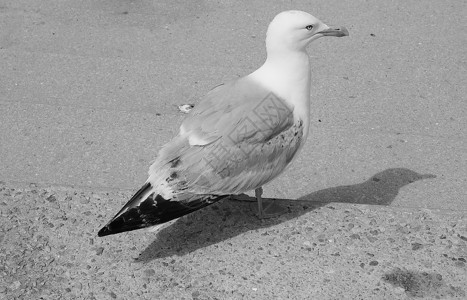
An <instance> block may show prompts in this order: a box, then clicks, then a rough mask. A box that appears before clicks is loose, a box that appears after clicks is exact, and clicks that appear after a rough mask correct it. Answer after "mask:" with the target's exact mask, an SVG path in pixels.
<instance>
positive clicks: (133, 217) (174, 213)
mask: <svg viewBox="0 0 467 300" xmlns="http://www.w3.org/2000/svg"><path fill="white" fill-rule="evenodd" d="M226 197H228V196H227V195H223V196H217V195H200V196H199V198H198V197H197V198H196V199H193V200H192V199H190V201H187V202H180V201H171V200H170V199H164V198H163V197H162V196H161V195H159V194H157V193H156V192H155V191H154V189H153V187H152V186H151V184H150V183H149V182H148V183H146V184H145V185H143V186H142V187H141V189H140V190H139V191H138V192H136V194H135V195H134V196H133V197H132V198H131V199H130V201H128V203H127V204H125V206H124V207H123V208H122V209H121V210H120V211H119V212H118V213H117V214H116V215H115V217H113V218H112V220H110V222H109V223H107V225H105V226H104V227H102V229H101V230H99V232H98V233H97V235H98V236H106V235H110V234H116V233H120V232H125V231H131V230H136V229H141V228H145V227H149V226H153V225H157V224H162V223H165V222H168V221H170V220H173V219H176V218H179V217H181V216H184V215H186V214H189V213H191V212H193V211H195V210H198V209H200V208H203V207H205V206H208V205H210V204H212V203H215V202H217V201H219V200H221V199H223V198H226Z"/></svg>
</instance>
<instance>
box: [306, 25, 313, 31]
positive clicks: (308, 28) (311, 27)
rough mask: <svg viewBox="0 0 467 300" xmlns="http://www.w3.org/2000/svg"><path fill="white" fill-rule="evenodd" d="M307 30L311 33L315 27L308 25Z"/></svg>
mask: <svg viewBox="0 0 467 300" xmlns="http://www.w3.org/2000/svg"><path fill="white" fill-rule="evenodd" d="M305 28H306V30H308V31H310V30H312V29H313V25H307V26H306V27H305Z"/></svg>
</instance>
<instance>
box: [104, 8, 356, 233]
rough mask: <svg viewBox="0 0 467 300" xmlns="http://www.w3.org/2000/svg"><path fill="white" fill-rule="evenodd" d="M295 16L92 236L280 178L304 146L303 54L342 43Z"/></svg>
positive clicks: (219, 90)
mask: <svg viewBox="0 0 467 300" xmlns="http://www.w3.org/2000/svg"><path fill="white" fill-rule="evenodd" d="M348 35H349V32H348V31H347V29H346V28H345V27H334V26H328V25H326V24H324V23H323V22H321V21H320V20H318V19H317V18H315V17H314V16H312V15H310V14H308V13H306V12H303V11H297V10H290V11H284V12H281V13H279V14H278V15H277V16H276V17H275V18H274V19H273V20H272V22H271V23H270V24H269V27H268V30H267V34H266V51H267V58H266V61H265V62H264V64H263V65H262V66H261V67H260V68H259V69H257V70H256V71H254V72H252V73H251V74H249V75H246V76H244V77H241V78H239V79H236V80H233V81H230V82H227V83H225V84H221V85H219V86H217V87H215V88H214V89H212V90H211V91H209V92H208V93H207V94H206V96H205V97H204V98H203V99H202V100H201V101H200V102H199V104H197V105H196V106H195V107H194V108H193V109H192V110H190V111H189V113H188V115H187V117H186V119H185V120H184V121H183V122H182V124H181V126H180V131H179V133H178V135H177V136H175V137H174V138H173V139H172V140H171V141H170V142H168V143H167V144H165V145H164V146H163V147H162V148H161V149H160V151H159V153H158V156H157V158H156V160H155V161H154V163H153V164H152V165H151V166H150V168H149V178H148V179H147V181H146V183H145V184H144V185H143V186H142V187H141V188H140V190H138V191H137V192H136V194H135V195H134V196H133V197H132V198H131V199H130V201H128V203H127V204H125V205H124V206H123V208H122V209H121V210H120V211H119V212H118V213H117V214H116V215H115V216H114V217H113V218H112V219H111V220H110V221H109V222H108V223H107V224H106V225H105V226H104V227H102V229H100V231H99V232H98V236H106V235H111V234H116V233H121V232H126V231H131V230H136V229H141V228H145V227H150V226H154V225H159V224H163V223H166V222H169V221H172V220H175V219H177V218H179V217H181V216H183V215H186V214H189V213H191V212H193V211H196V210H198V209H201V208H203V207H206V206H208V205H210V204H213V203H215V202H217V201H219V200H222V199H224V198H228V197H230V196H232V195H238V194H241V193H244V192H247V191H252V190H255V196H256V198H257V201H258V210H259V213H258V214H259V216H260V218H262V217H264V212H263V209H262V198H261V195H262V186H263V185H265V184H266V183H268V182H270V181H271V180H273V179H274V178H276V177H277V176H279V175H280V174H281V173H282V172H283V171H284V170H285V169H286V167H287V166H288V165H289V164H290V163H291V162H292V160H293V159H294V158H295V157H296V156H297V153H298V152H299V151H300V149H301V148H302V147H303V144H304V143H305V141H306V139H307V136H308V129H309V123H310V120H309V116H310V83H311V73H310V60H309V56H308V54H307V51H306V47H307V46H308V45H309V44H310V43H311V42H312V41H314V40H316V39H318V38H320V37H323V36H334V37H343V36H348Z"/></svg>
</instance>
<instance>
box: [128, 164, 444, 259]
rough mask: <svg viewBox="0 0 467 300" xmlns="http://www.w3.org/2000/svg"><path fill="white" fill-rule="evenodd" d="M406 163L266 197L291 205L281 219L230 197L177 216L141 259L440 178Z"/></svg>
mask: <svg viewBox="0 0 467 300" xmlns="http://www.w3.org/2000/svg"><path fill="white" fill-rule="evenodd" d="M435 177H436V176H435V175H432V174H419V173H417V172H414V171H412V170H409V169H405V168H393V169H387V170H384V171H382V172H379V173H377V174H375V175H374V176H372V177H371V178H370V179H368V180H367V181H365V182H362V183H359V184H354V185H345V186H337V187H332V188H327V189H323V190H319V191H315V192H312V193H309V194H307V195H304V196H302V197H300V198H298V199H264V201H265V204H264V206H265V208H267V207H268V206H269V207H270V208H273V207H274V206H280V207H286V208H287V211H288V212H287V213H284V214H282V215H281V216H280V217H277V218H270V219H266V220H264V219H263V220H259V219H258V217H257V216H256V210H257V208H256V199H254V198H251V197H248V196H246V195H245V196H246V197H243V199H245V198H247V199H246V200H247V201H238V200H224V201H221V202H218V203H215V204H213V205H211V206H209V207H207V208H204V209H202V210H199V211H196V212H194V213H191V214H189V215H187V216H184V217H182V218H179V219H177V220H175V222H174V223H172V224H171V225H169V226H167V227H164V228H161V229H160V230H159V231H158V233H157V238H156V239H155V240H154V241H153V242H152V243H151V244H150V245H148V246H147V247H146V249H144V250H143V251H142V252H141V253H140V255H139V257H138V258H136V260H137V261H139V262H142V263H147V262H150V261H152V260H154V259H158V258H165V257H169V256H173V255H178V256H183V255H185V254H188V253H191V252H193V251H195V250H197V249H200V248H204V247H207V246H209V245H212V244H216V243H219V242H221V241H224V240H228V239H230V238H232V237H235V236H237V235H239V234H242V233H244V232H247V231H250V230H256V229H260V228H265V227H270V226H274V225H277V224H280V223H282V222H285V221H287V220H290V219H294V218H297V217H299V216H300V215H303V214H305V213H308V212H310V211H312V210H314V209H317V208H319V207H322V206H324V205H326V204H328V203H336V202H338V203H354V204H369V205H390V204H391V203H392V202H393V201H394V199H395V198H396V196H397V194H398V192H399V190H400V189H401V188H402V187H404V186H405V185H408V184H410V183H413V182H415V181H418V180H422V179H429V178H435Z"/></svg>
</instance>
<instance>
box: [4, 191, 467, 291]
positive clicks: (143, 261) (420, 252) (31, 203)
mask: <svg viewBox="0 0 467 300" xmlns="http://www.w3.org/2000/svg"><path fill="white" fill-rule="evenodd" d="M129 196H131V192H130V191H115V190H114V191H105V190H100V191H89V190H80V189H74V188H63V187H42V186H38V185H36V184H30V185H29V186H21V185H13V184H8V183H1V185H0V209H1V218H0V228H1V231H0V242H1V245H2V247H1V250H0V266H1V267H0V299H303V298H304V297H306V298H310V299H343V298H346V299H407V298H413V297H415V298H434V299H452V298H458V299H465V297H467V296H466V291H467V289H466V286H465V282H467V261H466V260H467V216H466V215H465V212H451V211H440V210H429V209H397V208H391V207H387V206H376V205H360V204H358V205H356V204H344V203H327V204H326V203H319V202H312V201H286V200H272V201H273V202H268V204H269V205H270V204H271V203H273V204H274V205H279V206H281V207H282V208H286V209H287V210H288V211H289V212H288V213H285V214H284V215H282V216H281V217H279V218H273V219H268V220H263V221H260V220H258V219H257V218H256V216H255V215H254V214H255V209H256V204H255V203H254V202H247V201H237V200H226V201H223V202H221V203H218V204H214V205H212V206H210V207H207V208H205V209H203V210H201V211H198V212H195V213H193V214H191V215H188V216H186V217H183V218H181V219H179V220H177V221H176V222H174V223H173V224H171V225H169V226H166V227H164V228H162V229H160V230H159V231H158V232H151V231H148V230H139V231H134V232H130V233H124V234H120V235H114V236H109V237H106V238H97V236H96V233H97V230H98V229H99V228H100V226H102V225H103V224H104V223H105V222H106V221H107V220H108V219H109V218H110V217H111V216H112V215H113V214H114V213H115V212H116V211H117V209H119V208H120V206H121V205H122V204H123V203H124V202H125V201H126V200H127V199H128V197H129ZM270 201H271V200H270Z"/></svg>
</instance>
